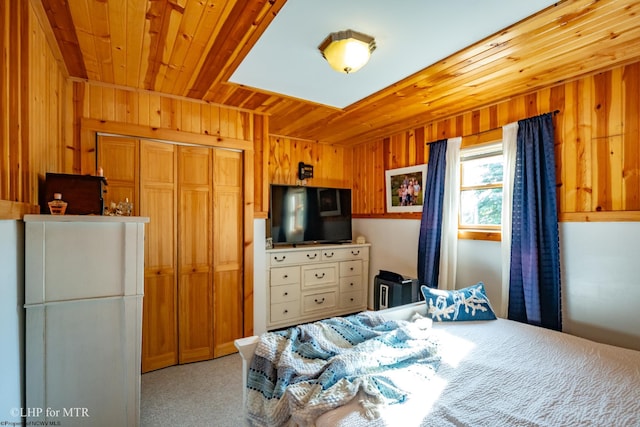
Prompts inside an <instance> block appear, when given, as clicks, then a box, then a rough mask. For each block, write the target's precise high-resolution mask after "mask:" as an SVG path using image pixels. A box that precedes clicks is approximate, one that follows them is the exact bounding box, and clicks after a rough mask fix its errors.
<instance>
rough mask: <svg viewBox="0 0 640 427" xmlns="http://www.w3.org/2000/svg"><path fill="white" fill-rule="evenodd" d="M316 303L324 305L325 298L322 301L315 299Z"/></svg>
mask: <svg viewBox="0 0 640 427" xmlns="http://www.w3.org/2000/svg"><path fill="white" fill-rule="evenodd" d="M314 301H315V302H316V304H322V303H323V302H324V298H322V299H320V300H319V299H318V298H316V299H314Z"/></svg>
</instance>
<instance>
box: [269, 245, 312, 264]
mask: <svg viewBox="0 0 640 427" xmlns="http://www.w3.org/2000/svg"><path fill="white" fill-rule="evenodd" d="M314 261H320V250H319V249H316V250H309V251H291V252H270V253H269V263H270V265H271V267H278V266H280V265H291V264H303V263H307V262H314Z"/></svg>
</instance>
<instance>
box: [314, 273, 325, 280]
mask: <svg viewBox="0 0 640 427" xmlns="http://www.w3.org/2000/svg"><path fill="white" fill-rule="evenodd" d="M315 276H316V279H322V278H323V277H324V273H322V274H318V273H316V274H315Z"/></svg>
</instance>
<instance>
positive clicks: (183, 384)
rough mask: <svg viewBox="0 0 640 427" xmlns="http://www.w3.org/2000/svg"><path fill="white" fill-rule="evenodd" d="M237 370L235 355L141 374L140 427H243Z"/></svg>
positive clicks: (240, 384) (240, 385)
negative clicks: (161, 426)
mask: <svg viewBox="0 0 640 427" xmlns="http://www.w3.org/2000/svg"><path fill="white" fill-rule="evenodd" d="M241 371H242V361H241V359H240V355H238V354H237V353H236V354H232V355H229V356H224V357H220V358H217V359H213V360H209V361H206V362H197V363H189V364H186V365H178V366H171V367H168V368H164V369H159V370H157V371H153V372H148V373H146V374H142V387H141V389H142V390H141V405H140V419H141V420H140V421H141V426H142V427H151V426H159V425H166V426H176V427H190V426H216V427H218V426H219V427H227V426H228V427H238V426H245V425H246V423H245V421H244V418H243V412H242V376H241Z"/></svg>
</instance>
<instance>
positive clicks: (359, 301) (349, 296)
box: [340, 291, 365, 311]
mask: <svg viewBox="0 0 640 427" xmlns="http://www.w3.org/2000/svg"><path fill="white" fill-rule="evenodd" d="M364 305H365V304H364V293H363V292H362V291H358V292H345V293H342V292H341V293H340V308H344V309H347V308H353V309H354V310H356V311H359V310H361V309H362V307H363V306H364Z"/></svg>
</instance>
